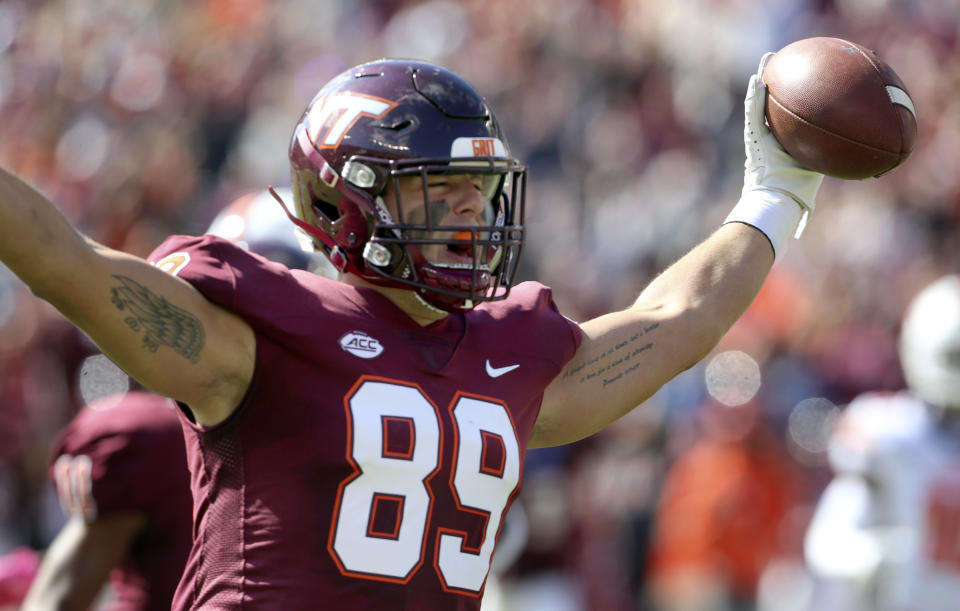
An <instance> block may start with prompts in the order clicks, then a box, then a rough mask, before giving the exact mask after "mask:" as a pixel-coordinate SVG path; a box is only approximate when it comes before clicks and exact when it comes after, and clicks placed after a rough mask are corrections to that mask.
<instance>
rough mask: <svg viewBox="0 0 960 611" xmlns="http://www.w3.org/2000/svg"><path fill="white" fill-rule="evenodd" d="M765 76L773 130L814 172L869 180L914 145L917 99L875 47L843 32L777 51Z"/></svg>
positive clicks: (901, 158)
mask: <svg viewBox="0 0 960 611" xmlns="http://www.w3.org/2000/svg"><path fill="white" fill-rule="evenodd" d="M762 78H763V82H764V83H765V84H766V85H767V100H766V108H765V110H766V116H767V123H768V124H769V125H770V130H771V131H772V132H773V135H774V136H775V137H776V138H777V140H778V141H779V142H780V144H781V146H783V148H784V149H786V150H787V152H788V153H790V154H791V155H792V156H793V157H794V158H795V159H796V160H797V161H799V162H800V163H802V164H803V165H805V166H807V167H808V168H810V169H811V170H816V171H817V172H821V173H823V174H826V175H827V176H834V177H836V178H845V179H850V180H859V179H863V178H870V177H871V176H880V175H882V174H886V173H887V172H889V171H890V170H892V169H894V168H895V167H897V166H899V165H900V164H902V163H903V162H904V161H906V159H907V157H909V156H910V153H911V152H912V151H913V145H914V142H915V140H916V138H917V113H916V110H915V109H914V106H913V101H912V100H911V98H910V94H909V93H907V88H906V87H905V86H904V84H903V81H901V80H900V77H899V76H897V73H896V72H894V71H893V69H892V68H891V67H890V66H888V65H887V64H886V63H885V62H884V61H883V60H882V59H880V56H879V55H877V53H876V52H875V51H871V50H870V49H867V48H865V47H863V46H862V45H859V44H857V43H855V42H850V41H848V40H843V39H840V38H826V37H818V38H805V39H803V40H798V41H796V42H794V43H791V44H789V45H787V46H786V47H784V48H782V49H780V51H778V52H777V53H776V54H775V55H774V56H773V57H771V58H770V60H769V61H768V62H767V65H766V67H765V68H764V70H763V74H762Z"/></svg>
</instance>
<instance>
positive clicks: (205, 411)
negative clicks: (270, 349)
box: [0, 168, 255, 424]
mask: <svg viewBox="0 0 960 611" xmlns="http://www.w3.org/2000/svg"><path fill="white" fill-rule="evenodd" d="M0 261H2V262H3V263H4V264H6V265H7V266H8V267H9V268H10V269H11V270H12V271H13V272H14V273H15V274H17V276H19V277H20V279H21V280H23V281H24V282H25V283H26V284H27V285H28V286H29V287H30V289H31V290H32V291H33V293H34V294H35V295H37V296H39V297H41V298H42V299H45V300H46V301H48V302H50V303H51V304H52V305H53V306H54V307H56V308H57V309H58V310H59V311H60V312H61V313H62V314H64V315H65V316H66V317H67V318H69V319H70V320H71V321H72V322H73V323H74V324H75V325H77V326H78V327H79V328H80V329H82V330H83V331H84V332H86V333H87V335H89V336H90V338H91V339H93V341H94V342H96V344H97V345H98V346H99V347H100V349H101V350H103V351H104V353H106V354H107V356H109V357H110V358H111V359H113V360H114V361H115V362H116V363H117V364H118V365H119V366H120V367H122V368H123V369H124V370H125V371H126V372H127V373H129V374H130V375H131V376H133V377H134V378H136V379H137V380H138V381H139V382H141V383H142V384H143V385H144V386H146V387H148V388H150V389H152V390H155V391H157V392H158V393H160V394H163V395H166V396H169V397H173V398H174V399H177V400H179V401H182V402H184V403H186V404H188V405H190V407H191V408H192V409H193V411H194V414H195V415H196V417H197V419H198V421H200V422H201V423H203V424H214V423H216V422H219V421H221V420H223V419H224V418H226V416H227V415H228V414H229V413H230V412H231V411H232V410H233V408H234V407H235V406H236V405H237V403H238V402H239V401H240V399H241V398H242V396H243V394H244V392H245V391H246V388H247V385H248V384H249V381H250V378H251V376H252V372H253V363H254V349H255V341H254V338H253V332H252V330H251V329H250V327H249V326H248V325H247V324H246V323H245V322H244V321H243V320H242V319H240V318H239V317H237V316H235V315H234V314H232V313H230V312H228V311H227V310H225V309H222V308H220V307H218V306H216V305H214V304H213V303H211V302H209V301H207V300H206V299H205V298H204V297H203V295H201V294H200V292H199V291H197V290H196V289H194V288H193V287H192V286H191V285H189V284H188V283H187V282H185V281H183V280H181V279H179V278H176V277H173V276H170V275H168V274H166V273H164V272H162V271H160V270H158V269H157V268H155V267H153V266H151V265H150V264H149V263H147V262H146V261H144V260H143V259H140V258H138V257H134V256H132V255H129V254H126V253H122V252H119V251H116V250H113V249H110V248H107V247H105V246H103V245H101V244H98V243H96V242H94V241H93V240H91V239H89V238H87V237H86V236H84V235H82V234H80V233H79V232H78V231H77V230H76V229H74V227H73V226H72V225H70V223H69V222H68V221H67V219H66V218H64V216H63V215H62V214H61V213H60V211H59V210H58V209H57V208H56V206H54V205H53V204H52V203H51V202H50V201H49V200H48V199H47V198H46V197H44V196H43V195H42V194H41V193H39V192H38V191H37V190H36V189H34V188H33V187H31V186H30V185H29V184H27V183H25V182H24V181H22V180H20V179H19V178H18V177H17V176H15V175H13V174H11V173H10V172H8V171H7V170H5V169H3V168H0Z"/></svg>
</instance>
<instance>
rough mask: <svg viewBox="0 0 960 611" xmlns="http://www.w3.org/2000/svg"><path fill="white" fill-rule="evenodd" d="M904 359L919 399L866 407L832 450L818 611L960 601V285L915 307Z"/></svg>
mask: <svg viewBox="0 0 960 611" xmlns="http://www.w3.org/2000/svg"><path fill="white" fill-rule="evenodd" d="M900 358H901V361H902V364H903V370H904V374H905V377H906V380H907V384H908V386H909V392H901V393H896V394H892V393H886V394H883V393H868V394H864V395H861V396H859V397H857V398H856V399H855V400H853V401H852V402H851V403H850V405H849V406H848V407H847V408H846V411H845V412H844V413H843V415H842V417H841V419H840V421H839V423H838V424H837V426H836V429H835V433H834V435H833V438H832V441H831V446H830V452H829V456H830V462H831V466H832V467H833V469H834V470H835V472H836V476H835V478H834V479H833V481H832V482H831V483H830V484H829V486H828V487H827V489H826V490H825V491H824V493H823V495H822V497H821V500H820V501H819V504H818V506H817V509H816V513H815V515H814V519H813V522H812V523H811V525H810V528H809V531H808V533H807V538H806V557H807V562H808V565H809V567H810V569H811V571H812V572H813V573H814V574H815V575H816V576H817V577H818V578H819V581H820V592H819V594H818V596H819V599H818V600H817V601H816V603H817V607H816V608H817V609H830V610H832V609H837V610H840V609H843V610H844V611H848V610H884V611H885V610H903V609H914V610H917V611H938V610H946V609H956V608H957V604H958V601H960V276H946V277H943V278H941V279H939V280H937V281H936V282H934V283H933V284H931V285H929V286H928V287H927V288H925V289H924V290H922V291H921V292H920V293H919V294H918V295H917V296H916V298H915V299H914V300H913V301H912V303H911V305H910V307H909V308H908V310H907V313H906V316H905V318H904V321H903V327H902V332H901V338H900Z"/></svg>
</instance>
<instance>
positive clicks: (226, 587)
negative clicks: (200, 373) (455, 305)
mask: <svg viewBox="0 0 960 611" xmlns="http://www.w3.org/2000/svg"><path fill="white" fill-rule="evenodd" d="M151 260H152V261H154V262H156V263H155V264H156V265H157V266H158V267H160V268H162V269H165V270H167V271H168V272H171V273H176V274H177V275H179V276H180V277H181V278H183V279H185V280H187V281H188V282H190V283H191V284H193V285H194V286H196V287H197V288H198V289H199V290H200V291H201V292H202V293H203V294H204V295H206V297H207V298H209V299H211V300H212V301H214V302H216V303H218V304H220V305H222V306H224V307H226V308H228V309H230V310H232V311H233V312H236V313H237V314H239V315H240V316H242V317H243V318H244V319H245V320H247V321H248V322H249V324H250V325H251V326H252V327H253V329H254V331H255V333H256V341H257V354H256V368H255V373H254V376H253V380H252V382H251V384H250V388H249V391H248V392H247V395H246V397H245V399H244V400H243V402H242V403H241V405H240V406H239V407H238V408H237V410H236V411H235V412H234V413H233V414H232V415H231V416H230V417H229V418H228V419H227V420H226V421H224V422H223V423H221V424H219V425H217V426H215V427H210V428H203V427H199V426H196V425H193V424H191V423H186V424H185V427H184V428H185V431H186V438H187V451H188V460H189V463H190V470H191V479H192V486H193V494H194V520H195V523H194V528H195V536H194V547H193V550H192V551H191V554H190V558H189V560H188V562H187V568H186V571H185V574H184V578H183V580H182V581H181V584H180V587H179V589H178V592H177V595H176V598H175V608H176V609H211V608H218V609H219V608H241V607H242V608H244V609H315V608H324V609H350V610H351V611H364V610H368V609H369V610H374V609H376V610H379V609H423V610H430V611H436V610H444V609H464V610H467V609H469V610H476V609H479V607H480V596H481V595H482V592H483V588H484V584H485V581H486V576H487V571H488V569H489V566H490V558H491V554H492V553H493V549H494V545H495V543H496V538H497V535H498V533H499V530H500V527H501V525H502V523H503V516H504V515H505V514H506V511H507V509H508V508H509V506H510V503H511V502H512V500H513V498H514V496H515V495H516V494H517V492H518V490H519V486H520V474H521V472H522V469H523V459H524V452H525V450H526V443H527V439H528V437H529V434H530V430H531V428H532V426H533V422H534V420H535V419H536V417H537V413H538V411H539V408H540V403H541V400H542V393H543V390H544V388H545V387H546V386H547V384H548V383H549V382H550V381H551V380H552V379H553V377H554V376H555V375H556V374H557V373H558V372H559V371H560V369H561V367H562V366H563V365H564V363H566V361H568V360H569V359H570V358H571V357H572V355H573V353H574V352H575V350H576V347H577V345H578V344H579V341H580V334H579V329H578V327H577V326H576V325H575V324H574V323H572V322H571V321H569V320H567V319H566V318H564V317H563V316H561V315H560V314H559V313H558V312H557V310H556V308H555V306H554V304H553V301H552V299H551V296H550V291H549V289H547V288H546V287H544V286H542V285H539V284H535V283H525V284H522V285H520V286H518V287H516V288H514V290H513V292H511V294H510V298H509V299H508V300H506V301H501V302H492V303H485V304H483V305H481V306H479V307H477V308H476V309H474V310H473V311H471V312H469V313H466V314H455V315H450V316H449V317H447V318H446V319H444V320H442V321H439V322H437V323H434V324H433V325H430V326H428V327H425V328H424V327H421V326H420V325H418V324H417V323H416V322H414V321H413V320H411V319H410V318H408V317H407V316H406V315H405V314H403V313H402V312H401V311H400V310H399V309H397V308H396V307H395V306H394V305H393V303H392V302H390V301H389V300H387V299H386V298H385V297H383V296H382V295H381V294H380V293H379V292H377V291H374V290H371V289H367V288H357V287H353V286H350V285H347V284H344V283H341V282H337V281H335V280H330V279H327V278H323V277H320V276H317V275H314V274H310V273H308V272H301V271H291V270H288V269H286V268H284V267H282V266H280V265H278V264H275V263H270V262H267V261H266V260H264V259H262V258H261V257H259V256H257V255H253V254H250V253H248V252H247V251H244V250H242V249H239V248H237V247H235V246H233V245H232V244H230V243H229V242H226V241H223V240H221V239H219V238H214V237H212V236H204V237H201V238H187V237H182V236H178V237H173V238H170V239H168V240H167V241H166V242H165V243H164V244H163V245H161V247H160V248H159V249H157V250H156V251H155V252H154V253H153V255H152V256H151Z"/></svg>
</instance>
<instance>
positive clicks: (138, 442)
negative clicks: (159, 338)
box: [49, 393, 188, 521]
mask: <svg viewBox="0 0 960 611" xmlns="http://www.w3.org/2000/svg"><path fill="white" fill-rule="evenodd" d="M184 453H185V449H184V445H183V433H182V431H181V428H180V424H179V421H178V420H177V416H176V412H175V408H174V407H173V404H172V402H171V401H170V400H169V399H165V398H162V397H156V396H153V395H145V394H142V393H130V394H128V395H127V396H125V397H123V398H116V397H114V398H106V399H101V400H100V401H97V402H95V403H93V404H92V405H90V406H88V407H86V408H84V409H83V410H81V411H80V413H78V415H77V416H76V417H75V418H74V419H73V421H71V422H70V424H68V425H67V427H66V428H65V429H64V430H63V431H62V432H61V433H60V435H59V436H58V438H57V440H56V441H55V442H54V446H53V452H52V458H51V464H50V469H49V473H50V477H51V479H52V480H53V482H54V485H55V486H56V488H57V494H58V496H59V498H60V502H61V504H62V505H63V507H64V510H65V511H67V512H68V513H70V514H72V515H76V514H79V515H82V516H83V517H84V518H85V519H86V520H87V521H93V520H95V519H97V518H98V517H102V516H106V515H110V514H113V513H118V512H125V511H141V512H144V513H150V512H151V511H153V510H154V509H155V508H156V507H158V506H162V505H163V504H164V499H165V498H167V497H169V496H170V494H171V490H176V489H178V488H183V487H185V486H186V485H187V481H188V480H187V476H186V461H185V458H184Z"/></svg>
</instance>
